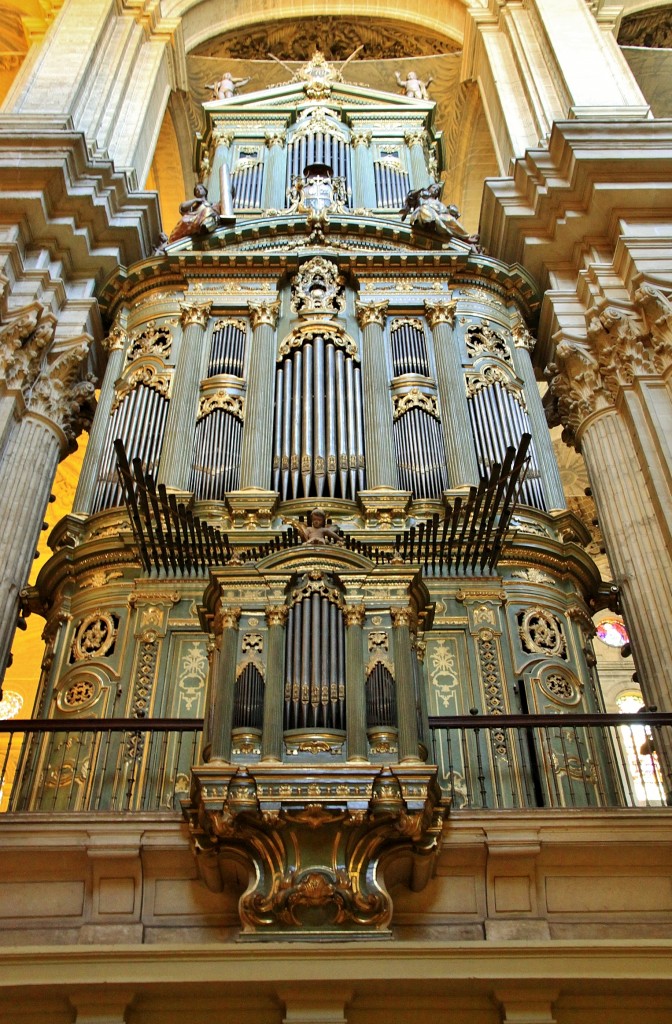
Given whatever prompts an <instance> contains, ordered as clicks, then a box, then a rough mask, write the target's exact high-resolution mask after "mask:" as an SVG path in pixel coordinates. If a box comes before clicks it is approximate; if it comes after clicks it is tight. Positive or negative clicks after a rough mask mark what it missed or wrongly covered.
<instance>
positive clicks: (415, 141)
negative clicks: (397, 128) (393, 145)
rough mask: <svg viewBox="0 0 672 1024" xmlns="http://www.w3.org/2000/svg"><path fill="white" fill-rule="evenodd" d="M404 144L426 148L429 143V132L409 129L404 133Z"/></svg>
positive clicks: (420, 129)
mask: <svg viewBox="0 0 672 1024" xmlns="http://www.w3.org/2000/svg"><path fill="white" fill-rule="evenodd" d="M404 142H405V143H406V145H407V146H424V145H425V144H426V142H427V132H426V131H425V129H424V128H409V129H408V131H406V132H404Z"/></svg>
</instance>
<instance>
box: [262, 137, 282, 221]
mask: <svg viewBox="0 0 672 1024" xmlns="http://www.w3.org/2000/svg"><path fill="white" fill-rule="evenodd" d="M285 139H286V134H285V132H284V131H282V129H278V128H274V129H273V130H271V131H267V132H266V139H265V141H266V148H267V149H268V156H267V157H266V166H265V168H264V198H263V202H262V205H263V207H264V209H265V210H282V209H284V207H285V205H286V204H285V198H286V197H285Z"/></svg>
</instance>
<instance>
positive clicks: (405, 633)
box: [391, 608, 419, 761]
mask: <svg viewBox="0 0 672 1024" xmlns="http://www.w3.org/2000/svg"><path fill="white" fill-rule="evenodd" d="M412 614H413V613H412V611H411V609H410V608H393V609H392V612H391V615H392V638H393V644H394V668H395V673H396V689H397V717H398V720H399V760H400V761H418V760H419V749H418V748H419V736H418V714H417V707H416V702H415V688H414V686H413V661H412V658H413V652H412V649H411V631H410V622H411V618H412Z"/></svg>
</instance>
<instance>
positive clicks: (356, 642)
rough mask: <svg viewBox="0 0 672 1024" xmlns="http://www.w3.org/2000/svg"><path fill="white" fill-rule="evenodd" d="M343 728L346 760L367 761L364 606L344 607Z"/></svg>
mask: <svg viewBox="0 0 672 1024" xmlns="http://www.w3.org/2000/svg"><path fill="white" fill-rule="evenodd" d="M343 616H344V619H345V626H346V633H345V666H346V704H345V713H346V729H347V743H348V761H367V760H368V758H367V743H366V692H365V679H364V647H363V644H364V630H363V628H362V627H363V625H364V618H365V612H364V606H363V605H352V606H349V607H346V609H345V610H344V613H343Z"/></svg>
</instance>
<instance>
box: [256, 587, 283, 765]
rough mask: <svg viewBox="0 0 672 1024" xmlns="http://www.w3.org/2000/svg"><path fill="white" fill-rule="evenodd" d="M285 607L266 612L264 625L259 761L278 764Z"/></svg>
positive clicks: (281, 712)
mask: <svg viewBox="0 0 672 1024" xmlns="http://www.w3.org/2000/svg"><path fill="white" fill-rule="evenodd" d="M288 611H289V609H288V608H287V606H286V605H279V606H278V607H276V608H267V609H266V622H267V624H268V655H267V658H266V680H265V687H264V725H263V732H262V737H261V760H262V761H282V732H283V730H282V719H283V709H284V692H283V687H284V678H285V623H286V622H287V615H288Z"/></svg>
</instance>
